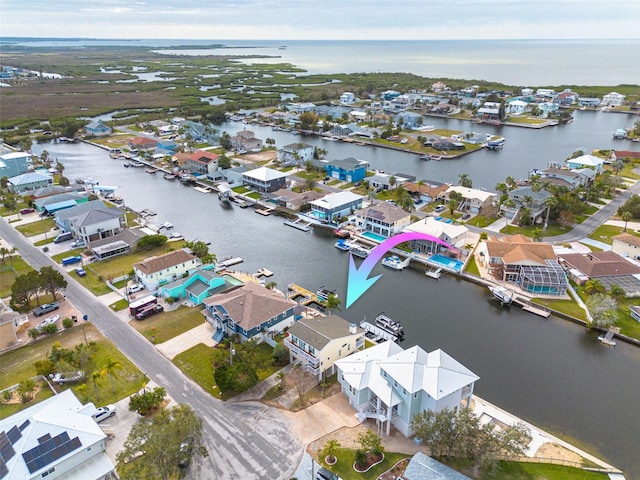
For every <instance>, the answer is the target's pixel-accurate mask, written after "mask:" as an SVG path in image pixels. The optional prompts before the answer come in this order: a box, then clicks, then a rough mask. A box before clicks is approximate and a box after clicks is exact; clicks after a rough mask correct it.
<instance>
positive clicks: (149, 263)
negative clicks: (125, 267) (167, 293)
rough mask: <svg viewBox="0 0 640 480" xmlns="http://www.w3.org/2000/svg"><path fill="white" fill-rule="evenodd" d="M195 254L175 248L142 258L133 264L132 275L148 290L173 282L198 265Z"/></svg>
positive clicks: (198, 260) (198, 261) (199, 263)
mask: <svg viewBox="0 0 640 480" xmlns="http://www.w3.org/2000/svg"><path fill="white" fill-rule="evenodd" d="M200 265H201V262H200V259H199V258H198V257H196V256H195V255H193V254H191V253H189V252H186V251H185V250H176V251H174V252H170V253H167V254H165V255H159V256H155V257H150V258H146V259H144V260H143V261H142V262H138V263H135V264H134V265H133V273H134V276H135V277H136V278H137V279H138V280H139V281H140V282H142V284H143V285H144V286H145V287H146V288H147V289H148V290H150V291H154V290H156V289H157V288H158V287H159V286H161V285H164V284H166V283H169V282H173V281H175V280H177V279H178V278H180V277H182V276H183V275H185V274H188V273H189V272H191V271H193V270H195V269H196V268H198V267H200Z"/></svg>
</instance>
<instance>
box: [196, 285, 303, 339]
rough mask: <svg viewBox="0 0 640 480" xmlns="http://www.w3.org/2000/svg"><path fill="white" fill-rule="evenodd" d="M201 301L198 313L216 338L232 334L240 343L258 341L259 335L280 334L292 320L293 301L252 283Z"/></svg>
mask: <svg viewBox="0 0 640 480" xmlns="http://www.w3.org/2000/svg"><path fill="white" fill-rule="evenodd" d="M203 304H204V306H205V308H204V310H202V313H203V315H204V317H205V320H206V321H207V322H209V323H210V324H211V325H212V326H213V328H214V330H215V333H214V335H213V338H214V340H216V341H220V340H222V339H223V338H224V337H225V336H227V335H229V336H230V335H236V334H237V335H238V336H239V338H240V340H241V341H243V342H244V341H247V340H251V339H253V338H255V339H256V340H258V341H260V340H262V335H263V334H275V333H280V332H282V331H283V330H285V329H286V328H288V327H291V326H292V325H293V323H294V322H295V320H296V318H295V314H294V309H295V307H296V306H297V303H296V302H294V301H293V300H289V299H287V298H285V297H283V296H282V294H281V293H279V292H278V291H276V290H270V289H268V288H265V287H263V286H261V285H258V284H257V283H254V282H248V283H246V284H244V285H241V286H239V287H237V288H235V289H232V290H230V291H226V292H223V293H218V294H216V295H213V296H211V297H208V298H206V299H205V300H204V301H203Z"/></svg>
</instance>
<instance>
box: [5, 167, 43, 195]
mask: <svg viewBox="0 0 640 480" xmlns="http://www.w3.org/2000/svg"><path fill="white" fill-rule="evenodd" d="M50 185H53V177H52V176H51V175H49V174H44V173H39V172H29V173H23V174H22V175H16V176H15V177H10V178H9V183H8V188H9V190H10V191H11V192H13V193H15V194H16V195H23V194H24V193H25V192H28V191H29V190H34V189H36V188H42V187H48V186H50Z"/></svg>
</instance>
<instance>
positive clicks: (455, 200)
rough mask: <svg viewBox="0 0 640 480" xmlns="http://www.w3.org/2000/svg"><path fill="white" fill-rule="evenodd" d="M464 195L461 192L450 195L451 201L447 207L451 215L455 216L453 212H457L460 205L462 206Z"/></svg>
mask: <svg viewBox="0 0 640 480" xmlns="http://www.w3.org/2000/svg"><path fill="white" fill-rule="evenodd" d="M462 198H463V197H462V194H461V193H460V192H451V193H450V194H449V201H448V202H447V207H449V213H451V215H453V212H455V211H456V210H457V208H458V205H460V202H461V201H462Z"/></svg>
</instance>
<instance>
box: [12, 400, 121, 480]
mask: <svg viewBox="0 0 640 480" xmlns="http://www.w3.org/2000/svg"><path fill="white" fill-rule="evenodd" d="M95 411H96V407H95V406H94V405H93V404H92V403H88V404H86V405H83V404H82V403H80V401H79V400H78V398H77V397H76V396H75V395H74V393H73V391H72V390H71V389H68V390H64V391H62V392H61V393H59V394H57V395H53V396H52V397H50V398H47V399H46V400H42V401H41V402H39V403H36V404H35V405H33V406H31V407H29V408H26V409H24V410H21V411H19V412H18V413H14V414H13V415H11V416H9V417H7V418H5V419H2V420H0V439H1V440H2V454H1V455H0V459H1V460H0V478H2V479H3V480H24V479H36V478H38V479H40V478H45V477H46V478H54V479H55V478H64V479H68V480H79V479H82V480H109V479H113V478H118V477H117V475H116V472H115V468H114V466H113V463H111V460H110V459H109V456H108V455H107V451H106V450H107V434H106V433H104V432H103V431H102V428H100V426H99V425H98V424H97V423H96V421H95V420H94V419H93V418H92V417H91V415H92V414H93V413H95Z"/></svg>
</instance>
